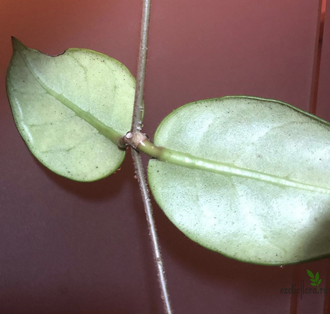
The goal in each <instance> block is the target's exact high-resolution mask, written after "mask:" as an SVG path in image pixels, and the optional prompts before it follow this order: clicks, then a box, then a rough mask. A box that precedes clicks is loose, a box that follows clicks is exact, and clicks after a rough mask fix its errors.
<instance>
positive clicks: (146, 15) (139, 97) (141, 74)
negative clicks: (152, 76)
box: [131, 0, 151, 133]
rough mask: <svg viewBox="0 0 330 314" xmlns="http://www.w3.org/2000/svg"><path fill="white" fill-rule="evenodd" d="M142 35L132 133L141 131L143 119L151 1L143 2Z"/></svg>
mask: <svg viewBox="0 0 330 314" xmlns="http://www.w3.org/2000/svg"><path fill="white" fill-rule="evenodd" d="M142 5H143V10H142V21H141V33H140V48H139V59H138V67H137V75H136V91H135V99H134V112H133V122H132V130H131V132H132V133H135V132H136V131H141V129H142V117H143V91H144V81H145V80H144V78H145V72H146V62H147V50H148V31H149V19H150V5H151V0H143V4H142Z"/></svg>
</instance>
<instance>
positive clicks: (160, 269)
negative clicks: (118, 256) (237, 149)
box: [121, 0, 172, 314]
mask: <svg viewBox="0 0 330 314" xmlns="http://www.w3.org/2000/svg"><path fill="white" fill-rule="evenodd" d="M150 4H151V0H143V12H142V22H141V37H140V49H139V60H138V69H137V78H136V91H135V100H134V113H133V122H132V129H131V132H129V133H128V134H126V136H125V137H124V138H123V141H125V140H129V139H130V138H135V135H136V134H141V133H140V132H139V131H140V130H141V128H142V118H143V103H142V102H143V90H144V78H145V69H146V60H147V49H148V29H149V18H150ZM121 144H122V143H121ZM133 147H134V146H133ZM131 153H132V158H133V162H134V167H135V173H136V176H137V178H138V181H139V186H140V190H141V196H142V200H143V205H144V210H145V213H146V218H147V223H148V229H149V235H150V240H151V245H152V250H153V255H154V261H155V265H156V268H157V274H158V280H159V285H160V289H161V298H162V300H163V305H164V310H165V313H166V314H172V309H171V304H170V299H169V295H168V292H167V287H166V278H165V270H164V266H163V261H162V257H161V253H160V247H159V243H158V237H157V232H156V226H155V222H154V218H153V214H152V206H151V202H150V198H149V190H148V186H147V182H146V178H145V175H144V168H143V164H142V159H141V156H140V153H139V152H137V151H136V150H135V149H134V148H132V147H131Z"/></svg>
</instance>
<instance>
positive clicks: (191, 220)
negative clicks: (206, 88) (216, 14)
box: [148, 96, 330, 265]
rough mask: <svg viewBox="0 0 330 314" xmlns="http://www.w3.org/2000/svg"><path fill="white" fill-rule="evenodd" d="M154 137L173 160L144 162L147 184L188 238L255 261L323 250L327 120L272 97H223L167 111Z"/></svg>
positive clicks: (328, 173) (296, 258)
mask: <svg viewBox="0 0 330 314" xmlns="http://www.w3.org/2000/svg"><path fill="white" fill-rule="evenodd" d="M154 140H155V144H156V145H158V146H162V147H167V148H170V149H171V150H173V151H174V152H172V153H171V154H172V156H176V155H177V156H179V157H178V158H177V159H178V160H179V159H180V163H181V165H176V164H171V163H168V162H164V161H158V160H151V161H150V163H149V166H148V178H149V182H150V187H151V190H152V192H153V194H154V196H155V199H156V201H157V203H158V204H159V205H160V207H161V208H162V209H163V210H164V212H165V214H166V215H167V216H168V218H169V219H170V220H171V221H172V222H173V223H174V224H175V225H176V226H177V227H178V228H179V229H180V230H181V231H182V232H184V233H185V234H186V235H187V236H188V237H189V238H191V239H192V240H194V241H196V242H198V243H200V244H201V245H203V246H205V247H207V248H209V249H211V250H214V251H217V252H220V253H222V254H224V255H227V256H229V257H232V258H235V259H239V260H242V261H246V262H251V263H260V264H271V265H275V264H280V265H281V264H288V263H296V262H301V261H305V260H310V259H315V258H319V257H322V256H325V255H329V254H330V245H329V243H330V232H329V226H328V224H329V220H330V179H329V178H330V125H329V123H327V122H325V121H323V120H321V119H318V118H316V117H314V116H312V115H309V114H307V113H305V112H303V111H301V110H299V109H296V108H294V107H292V106H290V105H287V104H284V103H281V102H277V101H273V100H266V99H260V98H252V97H243V96H241V97H240V96H237V97H225V98H220V99H210V100H205V101H199V102H196V103H191V104H188V105H185V106H183V107H181V108H179V109H177V110H175V111H174V112H172V113H171V114H170V115H168V116H167V117H166V118H165V119H164V120H163V121H162V123H161V124H160V126H159V127H158V130H157V132H156V134H155V139H154ZM180 153H181V155H180ZM185 154H186V155H185ZM180 156H181V157H180ZM184 156H187V157H184ZM175 159H176V157H175V158H172V160H175Z"/></svg>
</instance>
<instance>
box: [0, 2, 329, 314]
mask: <svg viewBox="0 0 330 314" xmlns="http://www.w3.org/2000/svg"><path fill="white" fill-rule="evenodd" d="M140 16H141V3H140V2H139V1H129V0H120V1H119V0H108V1H106V0H93V1H90V0H88V1H87V0H86V1H78V0H71V1H67V0H60V1H41V0H39V1H38V0H30V1H26V0H3V1H1V2H0V24H1V27H0V46H1V51H0V54H1V56H0V68H1V73H0V97H1V105H0V143H1V145H0V158H1V163H0V168H1V169H0V313H1V314H7V313H8V314H9V313H10V314H18V313H22V314H23V313H24V314H29V313H34V314H38V313H61V314H65V313H68V314H69V313H70V314H75V313H77V314H78V313H79V314H80V313H86V314H92V313H93V314H101V313H118V314H122V313H123V314H124V313H150V314H151V313H152V314H156V313H162V305H161V300H160V297H159V291H158V285H157V279H156V276H155V271H154V267H153V263H152V253H151V250H150V245H149V240H148V232H147V226H146V222H145V218H144V212H143V208H142V205H141V200H140V196H139V190H138V187H137V182H136V180H134V178H133V167H132V163H131V160H130V158H129V157H130V156H129V154H128V158H126V160H125V161H124V164H123V166H122V170H121V171H120V172H118V173H117V174H115V175H113V176H111V177H109V178H106V179H104V180H101V181H99V182H94V183H77V182H72V181H69V180H67V179H64V178H62V177H58V176H56V175H54V174H52V173H51V172H50V171H48V170H47V169H46V168H44V167H43V166H42V165H40V164H39V163H38V162H37V161H36V160H35V159H34V157H33V156H32V155H31V154H30V153H29V151H28V150H27V148H26V146H25V144H24V143H23V141H22V139H21V138H20V136H19V134H18V132H17V130H16V128H15V125H14V122H13V119H12V116H11V112H10V108H9V105H8V101H7V98H6V93H5V87H4V85H5V75H6V69H7V66H8V63H9V60H10V56H11V46H10V36H11V35H13V36H15V37H17V38H19V39H20V40H22V41H23V42H24V43H25V44H26V45H28V46H30V47H33V48H36V49H38V50H40V51H43V52H46V53H49V54H58V53H60V52H62V51H63V50H64V49H66V48H69V47H81V48H90V49H93V50H97V51H100V52H103V53H105V54H108V55H110V56H111V57H114V58H116V59H118V60H120V61H121V62H123V63H124V64H125V65H126V66H127V67H128V68H129V69H130V70H131V71H132V73H133V74H135V73H136V65H137V54H138V41H139V27H140ZM318 20H319V3H318V1H316V0H290V1H288V0H276V1H273V0H272V1H270V0H267V1H266V0H231V1H219V0H204V1H197V0H189V1H188V0H181V1H178V0H167V1H154V2H153V4H152V17H151V29H150V45H149V55H148V65H147V77H146V92H145V103H146V113H145V131H146V132H147V133H148V134H149V135H150V136H151V137H152V134H153V133H154V131H155V129H156V127H157V125H158V124H159V122H160V121H161V120H162V119H163V118H164V117H165V116H166V115H167V114H168V113H170V112H171V111H172V110H173V109H175V108H177V107H179V106H181V105H183V104H185V103H187V102H191V101H194V100H200V99H205V98H212V97H219V96H224V95H238V94H246V95H255V96H260V97H267V98H275V99H279V100H282V101H285V102H288V103H291V104H292V105H295V106H297V107H300V108H302V109H304V110H308V109H309V108H310V106H311V103H310V100H311V99H313V91H314V90H315V88H314V87H313V82H315V79H316V78H315V76H313V73H315V71H314V70H315V69H314V65H315V61H316V59H315V57H316V56H317V53H316V50H315V48H316V44H317V41H318V39H317V25H318ZM329 56H330V23H329V25H327V24H326V27H325V41H324V51H323V53H322V62H321V74H320V82H319V83H320V85H319V86H320V89H319V94H318V103H317V107H316V109H317V113H318V114H320V115H321V116H322V117H324V118H326V119H329V120H330V109H329V106H328V99H329V96H330V95H329V88H328V86H329V83H330V74H329V73H330V57H329ZM155 218H156V224H157V226H158V232H159V237H160V243H161V246H162V252H163V257H164V263H165V267H166V271H167V277H168V288H169V291H170V294H171V300H172V304H173V309H174V312H175V313H209V314H213V313H220V312H221V313H233V314H234V313H240V312H244V313H255V314H257V313H299V314H302V313H323V305H324V303H325V304H327V302H328V301H327V299H326V300H324V298H323V297H322V296H320V295H308V296H304V297H303V299H302V300H300V298H299V297H291V296H290V295H283V294H281V293H280V289H281V288H288V287H290V286H291V285H292V284H294V283H296V284H299V283H300V280H305V283H306V285H308V284H309V278H308V276H307V274H306V269H310V270H311V271H313V272H314V273H315V272H317V271H319V272H320V275H321V279H322V284H321V286H322V287H328V289H329V290H330V284H329V283H328V282H327V276H329V275H328V273H329V270H328V268H329V259H324V260H321V261H317V262H311V263H305V264H301V265H295V266H284V267H283V268H280V267H268V266H257V265H250V264H244V263H240V262H237V261H234V260H230V259H228V258H225V257H223V256H221V255H218V254H216V253H213V252H210V251H208V250H206V249H204V248H202V247H200V246H198V245H197V244H195V243H193V242H191V241H190V240H189V239H187V238H186V237H185V236H184V235H183V234H181V233H180V232H179V231H178V230H177V229H176V228H175V227H174V226H173V225H172V224H171V223H170V222H169V221H168V220H167V218H166V217H165V216H164V215H163V213H162V212H161V210H160V208H159V207H158V206H157V205H156V204H155ZM242 219H244V217H242ZM329 293H330V292H329ZM328 296H330V294H329V295H328ZM324 313H327V309H325V310H324Z"/></svg>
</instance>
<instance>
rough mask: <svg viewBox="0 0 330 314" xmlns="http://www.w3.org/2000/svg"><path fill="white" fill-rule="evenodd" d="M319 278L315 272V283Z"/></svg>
mask: <svg viewBox="0 0 330 314" xmlns="http://www.w3.org/2000/svg"><path fill="white" fill-rule="evenodd" d="M319 278H320V275H319V272H317V273H316V274H315V278H314V280H315V282H317V281H318V280H319Z"/></svg>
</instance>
